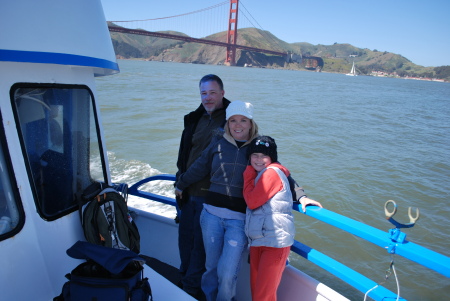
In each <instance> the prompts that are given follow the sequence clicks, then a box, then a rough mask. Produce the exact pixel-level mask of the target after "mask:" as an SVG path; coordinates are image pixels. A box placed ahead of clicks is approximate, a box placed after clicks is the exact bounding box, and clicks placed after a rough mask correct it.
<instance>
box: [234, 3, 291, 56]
mask: <svg viewBox="0 0 450 301" xmlns="http://www.w3.org/2000/svg"><path fill="white" fill-rule="evenodd" d="M239 4H240V6H239V7H241V6H242V7H244V9H245V11H246V12H247V13H248V14H249V15H250V17H251V18H252V19H253V20H254V21H255V22H256V24H258V26H259V27H257V26H255V24H253V22H252V21H251V20H250V19H249V18H248V17H247V16H246V14H245V13H244V11H242V10H240V11H241V13H243V15H244V16H245V18H246V19H247V20H248V21H249V22H250V24H252V25H253V27H255V28H259V29H261V31H262V32H263V33H264V34H261V35H262V37H263V38H265V39H266V41H267V42H269V43H273V44H275V46H277V47H278V50H281V52H284V51H285V50H284V49H283V48H282V47H281V46H280V44H279V42H278V41H277V40H275V39H274V38H273V37H272V36H270V35H269V34H267V31H266V30H264V28H262V26H261V25H260V24H259V23H258V21H257V20H256V19H255V18H254V17H253V16H252V14H251V13H250V12H249V11H248V9H247V8H246V7H245V5H244V3H242V0H241V1H240V2H239Z"/></svg>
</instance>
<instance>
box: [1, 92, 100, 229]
mask: <svg viewBox="0 0 450 301" xmlns="http://www.w3.org/2000/svg"><path fill="white" fill-rule="evenodd" d="M20 88H43V89H80V90H86V91H87V92H88V93H89V95H90V97H91V105H92V110H93V113H94V119H95V127H96V131H97V141H98V145H99V152H100V159H101V162H102V172H103V180H104V181H105V182H106V181H107V172H106V162H105V157H104V152H103V143H102V139H101V136H100V124H99V121H98V115H97V106H96V102H95V98H94V94H93V93H92V91H91V89H90V88H89V87H88V86H86V85H74V84H50V83H40V84H37V83H15V84H14V85H12V86H11V89H10V101H11V106H12V108H13V109H12V111H13V115H14V121H15V123H16V130H17V135H18V137H19V141H20V146H21V149H22V155H23V160H24V162H25V166H26V169H27V175H28V181H29V183H30V187H31V191H32V193H33V198H34V203H35V206H36V209H37V212H38V213H39V215H40V216H41V218H42V219H44V220H46V221H53V220H56V219H58V218H61V217H63V216H65V215H67V214H70V213H72V212H74V211H76V210H78V204H77V202H75V203H74V205H73V206H70V207H68V208H67V209H66V210H64V211H62V212H61V213H59V214H56V215H51V216H49V215H47V214H45V213H44V212H43V210H42V205H40V204H39V202H38V196H37V188H36V187H35V183H34V179H33V177H32V170H31V166H30V164H29V160H28V158H27V156H26V154H27V151H26V146H25V141H24V137H23V136H22V131H21V128H20V120H19V116H18V112H17V110H16V104H15V100H14V92H15V91H16V90H17V89H20ZM91 182H94V180H93V179H91ZM74 193H76V194H77V193H78V192H77V191H74ZM79 194H80V195H81V192H80V193H79ZM80 195H77V196H76V197H77V198H78V197H80Z"/></svg>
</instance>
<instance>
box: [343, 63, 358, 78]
mask: <svg viewBox="0 0 450 301" xmlns="http://www.w3.org/2000/svg"><path fill="white" fill-rule="evenodd" d="M346 75H348V76H358V75H357V74H356V69H355V61H353V66H352V70H350V73H347V74H346Z"/></svg>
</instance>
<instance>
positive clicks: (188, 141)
mask: <svg viewBox="0 0 450 301" xmlns="http://www.w3.org/2000/svg"><path fill="white" fill-rule="evenodd" d="M199 87H200V97H201V101H202V103H201V105H200V106H199V107H198V108H197V109H196V110H195V111H192V112H190V113H189V114H187V115H186V116H184V130H183V133H182V135H181V142H180V149H179V152H178V161H177V167H178V172H177V174H176V177H177V179H178V177H179V176H180V175H181V174H182V173H184V172H185V171H186V170H187V169H188V168H189V166H191V164H192V163H193V162H194V161H195V160H196V159H197V158H198V157H200V155H201V153H202V151H203V150H204V149H205V148H206V147H207V146H208V145H209V143H210V141H211V137H212V135H213V133H214V132H215V131H216V129H217V128H223V126H224V125H225V120H226V119H225V110H226V108H227V107H228V105H229V104H230V101H229V100H228V99H226V98H225V97H224V95H225V91H224V89H223V82H222V80H221V79H220V78H219V77H218V76H217V75H214V74H208V75H205V76H204V77H203V78H202V79H201V80H200V83H199ZM175 185H176V183H175ZM209 185H210V181H209V177H206V178H204V179H203V180H202V181H199V182H197V183H195V184H193V185H191V186H189V187H188V189H185V190H184V191H183V194H182V195H180V194H179V193H177V204H178V212H179V216H178V220H179V232H178V246H179V252H180V259H181V266H180V273H181V275H182V279H181V284H182V286H183V290H185V291H186V292H187V293H189V294H190V295H192V296H194V297H196V298H197V299H203V292H202V290H201V278H202V275H203V273H204V271H205V250H204V247H203V238H202V231H201V228H200V213H201V211H202V209H203V203H204V202H205V197H206V194H207V192H208V188H209Z"/></svg>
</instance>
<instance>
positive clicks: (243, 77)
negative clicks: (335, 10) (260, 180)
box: [97, 60, 450, 300]
mask: <svg viewBox="0 0 450 301" xmlns="http://www.w3.org/2000/svg"><path fill="white" fill-rule="evenodd" d="M119 66H120V69H121V73H120V74H118V75H114V76H109V77H103V78H99V79H97V89H98V92H99V94H98V95H99V100H100V106H101V111H102V118H103V124H104V129H105V136H106V140H107V148H108V154H109V160H110V164H111V170H112V174H113V179H114V181H121V182H127V183H129V184H132V183H135V182H136V181H138V180H140V179H142V178H144V177H147V176H149V175H153V174H157V173H172V174H173V173H175V172H176V158H177V153H178V144H179V139H180V135H181V131H182V125H183V123H182V117H183V115H184V114H186V113H187V112H189V111H191V110H193V109H195V108H196V107H197V106H198V105H199V103H200V97H199V92H198V81H199V79H200V78H201V77H202V76H203V75H205V74H208V73H214V74H217V75H219V76H220V77H221V78H222V79H223V81H224V84H225V96H226V97H227V98H229V99H230V100H237V99H239V100H243V101H249V102H251V103H253V105H254V106H255V114H254V116H255V121H256V122H257V123H258V125H259V126H260V130H261V131H260V132H261V133H262V134H267V135H270V136H272V137H274V138H275V139H276V141H277V144H278V148H279V159H280V161H281V162H282V163H283V164H284V165H286V166H287V167H288V168H289V169H290V170H291V172H292V174H293V175H294V177H295V178H296V180H297V181H298V182H300V183H301V185H303V187H304V188H305V190H306V192H307V194H308V196H309V197H311V198H313V199H315V200H318V201H320V202H321V203H322V204H323V205H324V206H325V207H326V208H327V209H330V210H332V211H335V212H337V213H339V214H342V215H345V216H348V217H350V218H353V219H356V220H358V221H363V222H365V223H367V224H369V225H371V226H374V227H376V228H379V229H381V230H383V231H388V230H389V229H390V228H391V226H390V224H389V223H388V222H387V221H386V220H385V218H384V203H385V202H386V201H387V200H390V199H393V200H395V201H396V202H397V204H398V207H399V209H398V213H397V215H396V218H397V219H398V220H400V221H401V222H408V219H407V207H408V206H412V207H418V208H420V214H421V217H420V220H419V221H418V223H417V225H416V226H415V227H414V228H411V229H407V230H405V231H404V232H405V233H407V235H408V236H407V238H408V240H410V241H412V242H415V243H418V244H421V245H423V246H425V247H427V248H430V249H432V250H434V251H437V252H440V253H443V254H445V255H447V256H450V250H449V246H450V243H449V241H450V229H449V218H450V208H449V203H450V201H449V197H450V162H449V158H450V84H447V83H438V82H421V81H412V80H403V79H389V78H374V77H363V76H359V77H348V76H344V75H341V74H327V73H313V72H301V71H287V70H269V69H256V68H255V69H253V68H238V67H224V66H209V65H193V64H179V63H162V62H144V61H125V60H120V61H119ZM171 187H172V186H171V185H167V184H164V183H158V184H155V185H152V186H148V187H147V188H146V189H151V190H152V191H156V192H160V193H163V194H165V195H169V196H170V195H173V192H172V188H171ZM133 204H134V205H135V206H137V207H139V208H143V209H145V210H159V211H164V212H165V214H167V215H169V216H171V215H174V211H173V209H172V208H169V207H167V206H160V205H157V206H156V208H155V206H154V205H153V204H151V203H150V202H148V203H147V202H146V203H133ZM296 220H297V232H298V234H297V240H299V241H301V242H303V243H306V244H308V245H310V246H311V247H313V248H316V249H318V250H319V251H321V252H324V253H326V254H328V255H331V257H333V258H335V259H339V260H340V261H341V262H343V263H345V264H347V265H349V266H350V267H352V268H354V269H356V270H358V271H359V272H362V273H363V274H365V275H366V276H368V277H369V278H371V279H373V280H374V281H376V282H383V281H384V280H385V271H386V269H387V268H388V267H389V263H390V260H391V258H390V256H389V255H388V254H387V252H386V251H385V250H383V249H380V248H378V247H375V246H372V245H370V244H368V243H365V242H363V241H362V240H360V239H359V238H357V237H355V236H352V235H349V234H345V233H340V231H337V230H336V229H334V228H333V227H331V226H327V225H325V224H323V223H322V222H319V221H316V220H313V219H312V218H309V217H307V216H304V215H300V214H296ZM386 235H387V234H386ZM291 262H292V263H293V264H294V265H295V266H297V267H298V268H300V269H302V270H304V271H306V272H308V273H310V274H312V275H313V276H316V277H317V278H319V279H320V280H322V281H324V282H326V283H328V282H327V281H328V279H330V278H331V276H329V274H328V273H327V272H325V271H323V270H322V269H320V268H316V267H313V266H311V265H310V264H309V263H308V262H307V261H305V260H304V259H302V258H298V257H296V256H291ZM395 267H396V271H397V274H398V276H399V282H400V285H401V296H402V297H404V298H406V299H408V300H447V299H448V296H449V295H450V279H448V278H445V277H444V276H441V275H440V274H437V273H435V272H433V271H431V270H428V269H426V268H423V267H421V266H419V265H417V264H414V263H412V262H410V261H409V260H406V259H402V258H400V257H395ZM328 284H329V283H328ZM331 286H332V287H333V288H335V289H338V290H344V291H346V293H350V296H351V299H352V300H362V299H363V295H364V294H362V293H359V292H354V291H348V290H347V289H345V288H344V287H345V286H344V285H343V284H341V283H340V282H336V281H333V284H332V285H331ZM385 286H386V287H388V288H389V289H390V290H392V291H394V292H396V286H395V280H394V278H393V276H391V277H390V278H389V279H388V280H387V284H385Z"/></svg>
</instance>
